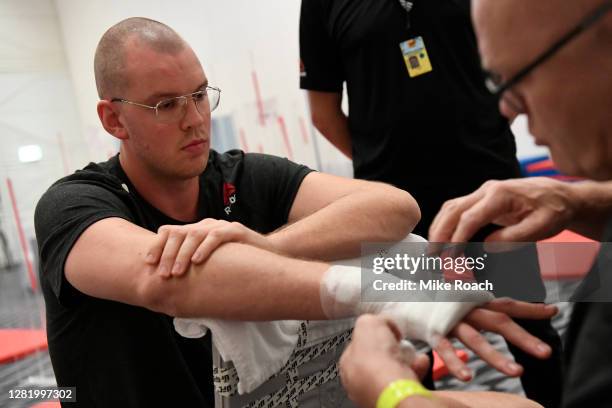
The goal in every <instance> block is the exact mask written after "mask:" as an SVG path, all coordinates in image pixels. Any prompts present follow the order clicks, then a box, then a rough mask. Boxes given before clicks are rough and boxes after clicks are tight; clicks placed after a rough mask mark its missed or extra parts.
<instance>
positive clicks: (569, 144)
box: [473, 0, 612, 179]
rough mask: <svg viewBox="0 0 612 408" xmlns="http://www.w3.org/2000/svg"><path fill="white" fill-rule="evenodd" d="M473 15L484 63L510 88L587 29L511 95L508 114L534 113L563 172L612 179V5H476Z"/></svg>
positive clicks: (599, 0)
mask: <svg viewBox="0 0 612 408" xmlns="http://www.w3.org/2000/svg"><path fill="white" fill-rule="evenodd" d="M596 10H597V11H599V13H598V14H595V11H596ZM595 15H598V16H599V18H598V19H593V18H590V19H588V20H587V19H586V18H587V16H595ZM473 17H474V27H475V29H476V32H477V35H478V42H479V48H480V51H481V55H482V61H483V64H484V65H485V68H486V69H487V70H489V71H493V72H495V73H496V75H495V77H497V78H500V79H501V81H502V82H504V83H507V81H509V80H510V79H512V78H514V77H515V76H516V75H517V73H519V72H520V71H521V70H523V69H524V68H525V67H527V66H529V64H530V63H532V62H533V61H535V60H536V59H537V58H538V57H539V56H541V55H543V53H545V52H546V51H549V50H551V49H552V46H553V44H555V43H557V42H558V41H559V40H560V39H562V38H564V37H565V36H566V35H567V34H568V33H570V32H572V30H573V29H574V28H575V27H577V26H578V25H579V24H581V25H582V24H584V23H585V22H586V23H587V26H586V27H585V28H584V30H583V31H581V32H580V33H579V34H578V35H575V36H573V37H572V39H571V41H567V42H565V43H564V44H563V45H562V46H561V47H560V48H558V49H556V51H555V52H554V54H553V55H552V56H551V57H550V58H548V59H546V60H545V61H544V62H542V63H540V64H538V65H537V66H536V67H535V68H534V69H531V70H530V71H529V74H528V75H527V76H525V77H523V78H522V80H521V81H519V82H518V83H515V84H514V85H513V86H512V87H511V88H510V89H508V90H507V91H506V92H505V93H504V95H502V99H501V109H502V112H503V113H504V114H506V115H507V116H511V114H512V113H526V114H527V116H528V118H529V127H530V131H531V133H532V134H533V135H534V136H535V138H536V142H538V143H539V144H542V145H546V146H548V147H549V148H550V150H551V153H552V156H553V159H554V160H555V164H557V166H558V167H559V168H560V169H561V170H562V171H563V172H565V173H568V174H574V175H580V176H586V177H591V178H597V179H607V178H612V117H611V116H610V108H611V107H612V76H610V74H609V73H610V72H612V53H611V52H610V49H611V46H612V0H572V1H568V0H474V2H473ZM517 107H518V109H517Z"/></svg>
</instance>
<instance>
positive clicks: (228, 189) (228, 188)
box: [223, 183, 236, 215]
mask: <svg viewBox="0 0 612 408" xmlns="http://www.w3.org/2000/svg"><path fill="white" fill-rule="evenodd" d="M235 203H236V186H234V185H233V184H230V183H223V205H225V208H224V211H225V214H227V215H230V214H231V213H232V205H234V204H235Z"/></svg>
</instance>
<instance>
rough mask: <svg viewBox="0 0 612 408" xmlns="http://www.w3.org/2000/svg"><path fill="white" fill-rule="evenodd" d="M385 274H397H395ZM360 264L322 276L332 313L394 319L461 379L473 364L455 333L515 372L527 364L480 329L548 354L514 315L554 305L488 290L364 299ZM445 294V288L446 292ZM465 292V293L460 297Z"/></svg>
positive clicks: (543, 313) (324, 299) (543, 312)
mask: <svg viewBox="0 0 612 408" xmlns="http://www.w3.org/2000/svg"><path fill="white" fill-rule="evenodd" d="M386 279H390V280H398V281H399V278H397V277H394V276H388V277H386ZM361 285H362V274H361V269H360V268H356V267H350V266H341V265H336V266H332V267H331V268H330V269H329V270H328V271H327V272H326V273H325V275H324V277H323V280H322V282H321V293H320V298H321V307H322V309H323V312H324V313H325V315H326V316H327V317H328V318H329V319H342V318H347V317H354V316H360V315H363V314H375V315H380V316H384V317H387V318H388V319H390V320H391V321H392V322H393V323H394V324H395V326H396V327H397V329H398V330H399V332H400V334H401V337H402V338H408V339H409V340H421V341H425V342H427V343H428V344H429V345H430V346H431V347H432V348H433V349H434V350H436V352H437V353H438V355H439V356H440V358H441V359H442V360H444V362H445V363H446V365H447V367H448V369H449V372H450V373H451V374H453V375H454V376H455V377H457V378H459V379H460V380H462V381H469V380H470V379H471V378H472V374H471V372H470V370H469V369H468V368H467V366H466V365H465V363H464V362H463V361H461V360H460V359H459V358H458V357H457V355H456V353H455V349H454V347H453V346H452V344H451V341H450V339H449V337H455V338H457V339H458V340H459V341H461V342H462V343H463V344H464V345H465V346H466V347H467V348H469V349H471V350H472V351H473V352H474V353H475V354H477V355H478V356H480V357H481V358H482V359H483V360H484V361H486V362H487V363H488V364H490V365H491V366H493V367H494V368H496V369H497V370H499V371H501V372H502V373H504V374H506V375H508V376H512V377H517V376H520V375H521V374H522V372H523V368H522V367H521V366H520V365H519V364H517V363H515V362H514V361H512V360H510V359H508V358H507V357H505V356H504V355H503V354H501V353H499V352H498V351H497V350H495V349H494V348H493V346H491V345H490V344H489V342H488V341H487V340H486V338H485V337H484V336H483V335H482V334H481V333H480V331H481V330H486V331H490V332H493V333H497V334H500V335H501V336H503V337H504V338H505V339H506V340H507V341H509V342H510V343H512V344H514V345H515V346H517V347H519V348H520V349H522V350H523V351H525V352H526V353H529V354H531V355H533V356H535V357H537V358H542V359H545V358H548V357H549V356H550V354H551V352H552V350H551V348H550V346H548V345H547V344H545V343H544V342H542V341H541V340H539V339H538V338H537V337H534V336H533V335H531V334H530V333H528V332H527V331H526V330H525V329H523V328H522V327H520V326H519V325H518V324H516V323H515V322H514V321H513V320H512V318H521V319H548V318H550V317H552V316H554V315H555V314H556V313H557V308H556V307H555V306H551V305H544V304H531V303H526V302H519V301H515V300H511V299H493V296H492V295H491V294H490V293H488V292H472V293H469V294H467V295H464V294H461V293H452V294H450V295H449V297H448V298H447V299H452V300H453V301H431V300H427V299H425V298H422V299H419V298H418V296H419V295H418V294H414V295H413V296H414V298H413V299H411V301H410V302H388V301H380V302H366V301H362V296H364V298H366V299H368V298H369V296H370V295H372V293H367V291H368V288H372V287H373V286H372V285H371V282H369V283H368V282H364V285H365V288H366V289H364V291H363V292H362V289H361V288H362V286H361ZM443 296H446V294H443ZM461 296H467V297H465V298H461Z"/></svg>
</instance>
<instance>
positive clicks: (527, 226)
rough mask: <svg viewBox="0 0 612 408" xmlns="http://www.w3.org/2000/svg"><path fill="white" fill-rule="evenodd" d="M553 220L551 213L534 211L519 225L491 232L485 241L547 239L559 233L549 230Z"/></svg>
mask: <svg viewBox="0 0 612 408" xmlns="http://www.w3.org/2000/svg"><path fill="white" fill-rule="evenodd" d="M551 225H554V220H552V219H551V213H550V212H546V211H544V210H540V211H534V212H533V213H531V214H530V215H528V216H527V217H525V218H524V219H523V220H521V221H520V222H519V223H517V224H514V225H510V226H508V227H505V228H502V229H500V230H497V231H495V232H493V233H492V234H491V235H489V236H488V237H487V238H486V240H487V241H506V242H530V241H537V240H540V239H543V238H547V237H549V236H551V235H554V234H555V233H558V232H560V231H561V228H559V229H558V230H556V229H554V230H551Z"/></svg>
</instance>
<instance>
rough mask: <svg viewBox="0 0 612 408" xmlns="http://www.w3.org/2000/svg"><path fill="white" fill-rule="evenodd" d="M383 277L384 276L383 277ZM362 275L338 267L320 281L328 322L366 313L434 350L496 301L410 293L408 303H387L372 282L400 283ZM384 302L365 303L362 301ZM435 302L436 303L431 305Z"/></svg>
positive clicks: (475, 295)
mask: <svg viewBox="0 0 612 408" xmlns="http://www.w3.org/2000/svg"><path fill="white" fill-rule="evenodd" d="M383 275H384V276H383ZM383 275H375V274H373V273H371V271H365V272H364V274H363V279H364V282H363V283H364V287H363V288H362V287H361V283H362V273H361V268H357V267H352V266H343V265H335V266H332V267H331V268H329V269H328V270H327V272H326V273H325V275H324V277H323V280H322V281H321V294H320V296H321V306H322V308H323V312H324V313H325V314H326V316H327V317H328V318H329V319H341V318H346V317H354V316H359V315H362V314H366V313H371V314H378V315H385V316H388V317H389V318H390V319H391V320H393V321H394V322H395V324H396V325H397V327H398V328H399V330H400V332H401V334H402V336H403V337H406V338H409V339H411V340H422V341H425V342H427V343H428V344H429V345H430V346H432V347H435V346H436V345H437V343H438V341H439V340H440V338H441V337H444V336H446V335H447V334H448V332H449V331H450V330H452V329H453V327H455V325H457V323H459V321H461V319H463V317H465V315H466V314H468V313H469V312H470V311H471V310H472V309H473V308H475V307H476V306H478V305H481V304H483V303H487V302H489V301H491V300H493V298H494V297H493V295H492V294H491V293H489V292H484V291H469V292H467V291H438V292H435V293H434V295H433V296H435V297H434V298H432V297H431V296H432V293H431V292H427V294H424V293H422V292H419V291H414V292H407V294H406V296H407V297H406V302H388V301H387V302H386V301H384V296H385V294H384V292H383V293H380V292H377V291H375V290H374V285H373V282H374V280H375V279H380V278H381V276H383V278H384V280H385V282H391V283H398V284H399V283H400V279H399V278H397V277H395V276H393V275H389V274H383ZM362 297H363V298H366V299H376V298H379V299H381V301H380V302H372V301H368V302H363V301H362V300H361V299H362ZM432 300H433V301H432Z"/></svg>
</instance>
